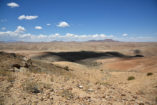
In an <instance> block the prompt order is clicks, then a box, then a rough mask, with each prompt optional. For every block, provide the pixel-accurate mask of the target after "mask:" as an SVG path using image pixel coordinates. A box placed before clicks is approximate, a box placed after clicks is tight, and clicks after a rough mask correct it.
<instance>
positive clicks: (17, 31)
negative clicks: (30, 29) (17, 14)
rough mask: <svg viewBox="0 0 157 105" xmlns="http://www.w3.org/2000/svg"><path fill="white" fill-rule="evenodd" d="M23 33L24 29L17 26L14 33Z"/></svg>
mask: <svg viewBox="0 0 157 105" xmlns="http://www.w3.org/2000/svg"><path fill="white" fill-rule="evenodd" d="M24 31H25V28H24V27H22V26H17V29H16V30H15V32H16V33H23V32H24Z"/></svg>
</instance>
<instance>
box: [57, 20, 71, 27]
mask: <svg viewBox="0 0 157 105" xmlns="http://www.w3.org/2000/svg"><path fill="white" fill-rule="evenodd" d="M57 27H62V28H64V27H70V25H69V24H68V23H67V22H65V21H62V22H59V24H58V25H57Z"/></svg>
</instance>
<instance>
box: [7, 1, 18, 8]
mask: <svg viewBox="0 0 157 105" xmlns="http://www.w3.org/2000/svg"><path fill="white" fill-rule="evenodd" d="M7 6H9V7H11V8H15V7H19V4H17V3H15V2H11V3H7Z"/></svg>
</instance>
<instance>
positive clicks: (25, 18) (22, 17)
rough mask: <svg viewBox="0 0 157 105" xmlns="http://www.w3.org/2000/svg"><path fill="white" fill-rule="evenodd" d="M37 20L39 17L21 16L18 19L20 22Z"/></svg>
mask: <svg viewBox="0 0 157 105" xmlns="http://www.w3.org/2000/svg"><path fill="white" fill-rule="evenodd" d="M37 18H38V16H27V15H21V16H19V17H18V19H19V20H33V19H37Z"/></svg>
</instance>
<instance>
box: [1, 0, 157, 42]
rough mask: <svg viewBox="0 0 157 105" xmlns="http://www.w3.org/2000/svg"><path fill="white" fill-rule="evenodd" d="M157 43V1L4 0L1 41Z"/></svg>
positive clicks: (2, 4) (2, 3) (2, 5)
mask: <svg viewBox="0 0 157 105" xmlns="http://www.w3.org/2000/svg"><path fill="white" fill-rule="evenodd" d="M108 38H110V39H115V40H121V41H157V0H0V40H1V41H8V40H16V41H53V40H63V41H86V40H93V39H96V40H100V39H108Z"/></svg>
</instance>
